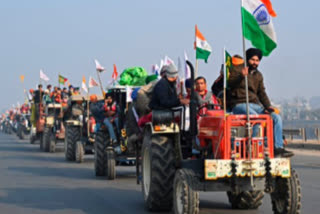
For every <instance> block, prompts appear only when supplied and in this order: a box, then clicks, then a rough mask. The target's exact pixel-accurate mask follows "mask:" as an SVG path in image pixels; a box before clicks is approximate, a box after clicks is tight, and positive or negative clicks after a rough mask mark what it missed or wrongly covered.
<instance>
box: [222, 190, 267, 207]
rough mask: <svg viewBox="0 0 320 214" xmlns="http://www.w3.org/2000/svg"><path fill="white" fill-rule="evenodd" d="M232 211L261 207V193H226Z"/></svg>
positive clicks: (262, 193) (262, 194) (262, 195)
mask: <svg viewBox="0 0 320 214" xmlns="http://www.w3.org/2000/svg"><path fill="white" fill-rule="evenodd" d="M227 195H228V198H229V202H230V204H231V206H232V209H244V210H252V209H258V208H259V207H260V206H261V205H262V200H263V197H264V192H263V191H244V192H240V193H239V194H237V193H233V192H227Z"/></svg>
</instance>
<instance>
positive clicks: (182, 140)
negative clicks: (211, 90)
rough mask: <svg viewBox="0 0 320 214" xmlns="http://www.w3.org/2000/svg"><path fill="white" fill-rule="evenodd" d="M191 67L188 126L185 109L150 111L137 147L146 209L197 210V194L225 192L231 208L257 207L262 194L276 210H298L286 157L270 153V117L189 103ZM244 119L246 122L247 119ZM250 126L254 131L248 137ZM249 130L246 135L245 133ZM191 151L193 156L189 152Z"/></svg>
mask: <svg viewBox="0 0 320 214" xmlns="http://www.w3.org/2000/svg"><path fill="white" fill-rule="evenodd" d="M187 64H188V66H189V67H190V69H191V79H192V87H191V90H192V91H191V99H190V105H189V106H190V127H189V129H186V128H185V123H183V121H185V120H184V119H183V118H184V117H185V115H186V113H185V112H186V111H185V108H186V107H183V108H180V109H169V110H153V111H152V122H150V123H148V124H147V125H146V126H145V129H144V136H143V145H142V151H141V155H142V156H141V159H142V160H141V164H142V165H141V168H142V185H141V186H142V193H143V196H144V201H145V205H146V208H147V209H148V210H150V211H170V210H172V209H173V211H174V213H176V214H182V213H184V214H197V213H199V203H200V200H199V192H200V191H206V192H209V191H220V192H226V194H227V196H228V199H229V202H230V204H231V206H232V208H233V209H258V208H259V206H260V205H261V204H262V200H263V197H264V194H265V193H269V194H270V195H271V201H272V209H273V212H274V213H276V214H285V213H286V214H294V213H299V212H300V208H301V187H300V181H299V179H298V175H297V172H296V171H295V170H294V169H293V168H292V167H291V161H290V159H289V158H286V157H282V156H281V157H275V156H274V145H273V123H272V119H271V117H270V115H250V116H249V120H248V118H247V115H232V114H230V115H226V114H225V112H224V111H223V110H217V109H216V108H215V106H213V105H207V106H206V108H207V111H206V113H205V114H201V115H200V117H199V118H198V120H197V115H199V112H201V111H200V110H201V109H200V108H198V106H197V104H196V101H195V91H194V87H193V84H194V72H193V66H192V64H191V63H190V62H188V61H187ZM248 121H249V122H248ZM252 127H256V128H258V129H259V133H258V134H257V135H254V136H252V131H250V130H252V129H251V128H252ZM249 133H250V134H249ZM192 149H197V150H198V151H199V154H194V153H193V152H192Z"/></svg>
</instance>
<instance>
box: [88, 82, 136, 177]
mask: <svg viewBox="0 0 320 214" xmlns="http://www.w3.org/2000/svg"><path fill="white" fill-rule="evenodd" d="M109 93H111V94H112V95H113V99H114V100H115V101H116V103H117V107H118V108H117V109H118V110H117V115H118V128H117V127H116V124H113V125H114V131H115V133H116V135H117V140H116V142H112V141H111V139H110V135H109V132H108V129H107V128H106V127H105V125H104V124H97V125H98V126H100V128H99V129H98V131H97V133H96V139H95V144H94V145H95V146H94V151H95V153H94V168H95V174H96V176H106V177H107V179H109V180H114V179H115V177H116V170H115V166H116V165H117V164H119V165H120V164H122V163H125V164H133V163H136V156H137V153H136V147H134V148H133V149H129V147H128V144H127V142H128V141H127V140H128V137H127V134H126V124H125V121H126V116H127V109H128V103H127V101H126V99H127V93H129V92H128V91H127V88H126V87H123V86H115V87H113V88H110V89H109Z"/></svg>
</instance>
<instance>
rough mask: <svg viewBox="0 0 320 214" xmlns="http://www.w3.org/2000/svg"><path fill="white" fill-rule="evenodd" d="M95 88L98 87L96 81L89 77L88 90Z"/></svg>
mask: <svg viewBox="0 0 320 214" xmlns="http://www.w3.org/2000/svg"><path fill="white" fill-rule="evenodd" d="M96 86H99V84H98V83H97V81H96V80H95V79H93V78H92V77H91V76H90V78H89V88H92V87H96Z"/></svg>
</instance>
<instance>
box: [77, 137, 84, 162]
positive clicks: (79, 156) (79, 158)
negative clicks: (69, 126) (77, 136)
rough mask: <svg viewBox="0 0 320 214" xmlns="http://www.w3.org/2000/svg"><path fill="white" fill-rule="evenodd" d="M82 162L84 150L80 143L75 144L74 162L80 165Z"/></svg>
mask: <svg viewBox="0 0 320 214" xmlns="http://www.w3.org/2000/svg"><path fill="white" fill-rule="evenodd" d="M83 161H84V148H83V144H82V142H81V141H78V142H77V143H76V162H77V163H82V162H83Z"/></svg>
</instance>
